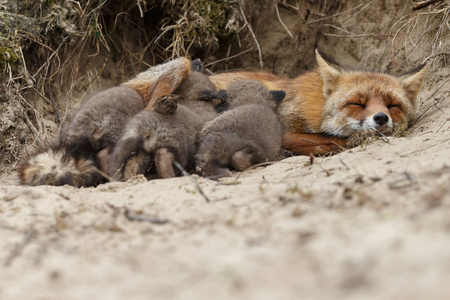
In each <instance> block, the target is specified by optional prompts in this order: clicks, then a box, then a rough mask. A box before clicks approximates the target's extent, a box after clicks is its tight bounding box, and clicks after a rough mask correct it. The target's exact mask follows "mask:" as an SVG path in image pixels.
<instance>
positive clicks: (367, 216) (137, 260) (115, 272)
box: [0, 84, 450, 299]
mask: <svg viewBox="0 0 450 300" xmlns="http://www.w3.org/2000/svg"><path fill="white" fill-rule="evenodd" d="M433 95H434V96H433ZM436 95H439V97H440V98H439V99H440V100H439V102H436V99H437V98H436V97H437V96H436ZM432 96H433V97H435V98H431V97H432ZM448 96H449V95H448V84H447V85H443V86H442V88H441V90H440V92H439V93H437V94H436V92H435V91H428V90H424V91H423V92H422V94H421V99H423V101H422V102H423V104H422V105H421V107H420V109H419V113H420V112H421V113H423V112H425V114H423V115H422V116H421V117H420V119H419V122H418V123H417V124H416V125H415V126H414V127H413V128H412V129H411V134H410V135H408V136H407V137H405V138H389V139H388V140H379V141H377V142H375V143H372V144H368V145H365V146H362V147H358V148H355V149H351V150H348V151H345V152H343V153H341V154H338V155H335V156H332V157H324V158H316V159H315V160H314V161H313V164H312V165H311V162H310V159H309V158H307V157H291V158H288V159H285V160H283V161H281V162H278V163H276V164H274V165H271V166H268V167H266V168H262V167H259V168H257V169H254V170H251V171H247V172H244V173H242V174H236V176H235V177H237V176H239V178H237V179H236V178H229V179H227V180H225V181H221V182H215V181H210V180H206V179H202V178H198V177H196V178H197V181H198V183H199V185H200V187H201V188H202V189H203V191H204V192H205V194H206V195H207V196H208V197H209V198H210V199H211V202H207V201H206V200H205V198H203V197H202V196H201V195H200V194H199V193H198V192H197V190H196V188H195V185H194V183H193V181H192V179H191V178H187V177H179V178H174V179H166V180H153V181H149V182H147V181H146V180H145V179H144V178H140V177H138V178H134V179H133V180H131V181H129V182H125V183H108V184H104V185H101V186H99V187H97V188H87V189H75V188H72V187H67V186H66V187H50V186H43V187H25V186H17V185H14V184H11V182H12V181H13V178H12V177H11V176H6V177H4V178H5V179H4V180H5V182H6V183H9V184H11V185H2V186H0V212H1V214H0V232H1V236H2V239H1V241H0V245H1V247H0V264H1V269H2V271H1V273H0V298H1V299H62V298H63V299H94V298H100V297H101V298H102V299H212V298H213V299H299V298H301V299H336V298H340V297H343V298H345V299H449V297H450V286H449V285H448V282H449V281H450V185H449V184H450V142H449V141H450V130H449V128H450V122H448V116H449V115H450V114H449V113H450V107H449V105H450V101H449V98H448ZM443 97H444V98H443ZM433 99H434V100H433ZM433 103H434V104H433ZM419 115H420V114H419ZM8 180H9V181H8ZM151 218H156V220H153V219H151ZM151 221H160V222H163V221H167V222H165V223H163V224H155V223H153V222H151Z"/></svg>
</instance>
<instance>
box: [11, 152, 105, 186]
mask: <svg viewBox="0 0 450 300" xmlns="http://www.w3.org/2000/svg"><path fill="white" fill-rule="evenodd" d="M17 172H18V175H19V179H20V183H21V184H22V185H31V186H36V185H55V186H62V185H66V184H67V185H71V186H74V187H89V186H96V185H98V184H100V183H102V182H105V181H106V178H105V176H104V175H102V174H103V173H102V172H101V171H100V170H99V168H98V167H97V162H96V160H95V159H94V158H86V157H79V158H76V157H74V156H72V155H70V154H69V153H68V152H67V150H66V149H65V147H64V146H62V145H59V144H54V145H50V146H48V147H47V148H46V149H43V150H41V151H40V152H38V153H36V154H34V155H32V156H31V157H29V158H28V159H27V160H25V161H23V162H22V163H20V164H19V167H18V168H17Z"/></svg>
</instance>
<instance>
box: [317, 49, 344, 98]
mask: <svg viewBox="0 0 450 300" xmlns="http://www.w3.org/2000/svg"><path fill="white" fill-rule="evenodd" d="M316 59H317V63H318V64H319V72H320V77H321V78H322V81H323V94H324V96H325V98H326V97H328V96H330V95H331V93H333V92H334V91H335V90H336V84H337V79H338V78H339V75H341V72H340V71H339V69H338V65H337V64H336V63H334V62H333V61H332V60H330V59H329V58H328V57H326V56H325V55H324V54H323V53H322V52H320V51H319V50H317V49H316Z"/></svg>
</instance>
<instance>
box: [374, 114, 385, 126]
mask: <svg viewBox="0 0 450 300" xmlns="http://www.w3.org/2000/svg"><path fill="white" fill-rule="evenodd" d="M373 120H374V121H375V123H377V124H378V125H380V126H382V125H384V124H386V123H387V122H388V121H389V117H388V115H387V114H385V113H383V112H379V113H377V114H376V115H375V116H373Z"/></svg>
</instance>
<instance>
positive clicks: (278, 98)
mask: <svg viewBox="0 0 450 300" xmlns="http://www.w3.org/2000/svg"><path fill="white" fill-rule="evenodd" d="M269 93H270V95H271V96H272V98H273V100H275V102H276V103H277V104H280V103H281V102H282V101H283V100H284V97H286V92H285V91H269Z"/></svg>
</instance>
